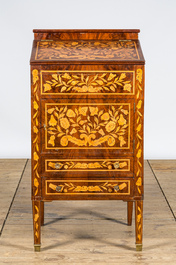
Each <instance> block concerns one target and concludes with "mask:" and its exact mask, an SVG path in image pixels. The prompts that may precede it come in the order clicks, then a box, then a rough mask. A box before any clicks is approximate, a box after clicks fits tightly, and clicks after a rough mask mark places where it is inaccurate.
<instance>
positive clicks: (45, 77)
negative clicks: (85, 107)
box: [40, 70, 135, 95]
mask: <svg viewBox="0 0 176 265" xmlns="http://www.w3.org/2000/svg"><path fill="white" fill-rule="evenodd" d="M40 75H41V94H42V95H66V94H67V95H68V94H70V95H86V94H93V95H94V94H95V95H102V94H105V95H106V94H112V95H113V94H114V95H134V93H135V72H134V71H130V70H129V71H127V70H119V71H76V70H74V71H71V70H69V71H66V70H63V71H62V70H55V71H54V70H42V71H41V74H40Z"/></svg>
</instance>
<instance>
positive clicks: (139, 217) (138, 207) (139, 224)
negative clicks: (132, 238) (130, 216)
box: [135, 201, 143, 251]
mask: <svg viewBox="0 0 176 265" xmlns="http://www.w3.org/2000/svg"><path fill="white" fill-rule="evenodd" d="M135 227H136V250H137V251H142V233H143V201H135Z"/></svg>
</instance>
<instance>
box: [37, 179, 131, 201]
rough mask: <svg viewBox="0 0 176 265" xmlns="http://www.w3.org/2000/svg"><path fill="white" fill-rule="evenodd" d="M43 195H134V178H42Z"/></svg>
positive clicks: (52, 196)
mask: <svg viewBox="0 0 176 265" xmlns="http://www.w3.org/2000/svg"><path fill="white" fill-rule="evenodd" d="M42 187H43V188H42V193H43V195H42V197H43V198H47V197H51V198H54V199H56V198H58V199H59V197H64V196H65V197H66V196H67V195H72V196H74V195H81V196H86V195H87V196H90V195H92V196H96V195H99V196H101V195H110V196H111V195H112V196H116V197H118V196H120V195H121V196H132V187H133V179H118V180H99V181H98V180H86V181H85V180H84V181H83V180H71V179H70V180H69V179H68V180H67V179H65V180H58V179H47V178H43V180H42Z"/></svg>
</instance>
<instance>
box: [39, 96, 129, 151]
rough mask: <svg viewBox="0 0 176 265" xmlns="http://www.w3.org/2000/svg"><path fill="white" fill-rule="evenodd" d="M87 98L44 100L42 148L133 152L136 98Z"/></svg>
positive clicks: (48, 149) (47, 149)
mask: <svg viewBox="0 0 176 265" xmlns="http://www.w3.org/2000/svg"><path fill="white" fill-rule="evenodd" d="M87 101H89V102H86V100H82V102H81V103H80V100H79V99H75V100H74V101H71V100H63V99H60V100H59V99H58V100H51V99H47V100H44V99H43V100H42V121H43V126H42V128H41V132H42V152H43V153H44V152H50V151H51V150H52V152H57V151H58V150H60V149H63V150H67V149H69V150H73V149H75V150H81V149H85V150H91V149H94V150H95V152H96V150H99V149H101V150H103V149H106V150H107V149H109V150H111V149H113V150H115V151H116V152H122V151H125V152H133V146H132V139H133V112H134V102H133V100H111V101H112V102H110V103H107V101H106V100H95V99H94V100H92V102H91V103H90V99H89V100H87ZM100 102H101V103H100ZM97 155H98V156H99V155H100V152H99V153H98V154H97ZM102 155H103V152H102Z"/></svg>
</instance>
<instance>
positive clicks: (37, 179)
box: [31, 30, 145, 251]
mask: <svg viewBox="0 0 176 265" xmlns="http://www.w3.org/2000/svg"><path fill="white" fill-rule="evenodd" d="M34 33H35V40H34V43H33V49H32V54H31V135H32V202H33V223H34V246H35V250H36V251H39V250H40V245H41V232H40V231H41V225H43V224H44V202H49V201H52V200H123V201H126V202H127V219H128V225H131V224H132V209H133V202H135V217H136V218H135V220H136V221H135V225H136V244H137V245H136V249H137V250H141V249H142V220H143V204H142V202H143V114H144V63H145V62H144V57H143V55H142V50H141V47H140V43H139V41H138V33H139V30H34Z"/></svg>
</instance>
